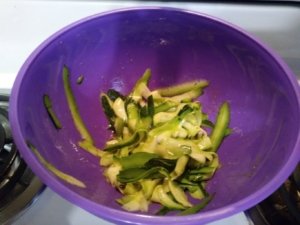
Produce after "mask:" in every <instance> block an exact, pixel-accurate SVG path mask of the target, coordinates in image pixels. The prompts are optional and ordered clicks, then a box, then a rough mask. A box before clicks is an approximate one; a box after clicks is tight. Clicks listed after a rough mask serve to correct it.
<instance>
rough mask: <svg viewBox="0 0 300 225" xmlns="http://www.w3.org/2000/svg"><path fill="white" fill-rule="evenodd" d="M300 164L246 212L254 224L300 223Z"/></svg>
mask: <svg viewBox="0 0 300 225" xmlns="http://www.w3.org/2000/svg"><path fill="white" fill-rule="evenodd" d="M299 183H300V164H299V165H298V166H297V167H296V169H295V171H294V172H293V174H292V175H291V176H290V177H289V178H288V179H287V180H286V181H285V183H284V184H283V185H282V186H281V187H280V188H279V189H278V190H277V191H275V192H274V193H273V194H272V195H271V196H269V197H268V198H267V199H265V200H264V201H262V202H261V203H259V204H258V205H257V206H255V207H253V208H251V209H250V210H248V211H247V212H246V214H247V215H248V216H249V217H250V218H251V220H252V221H253V223H254V224H255V225H283V224H287V225H299V224H300V189H299Z"/></svg>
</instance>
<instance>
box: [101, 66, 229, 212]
mask: <svg viewBox="0 0 300 225" xmlns="http://www.w3.org/2000/svg"><path fill="white" fill-rule="evenodd" d="M150 76H151V71H150V70H149V69H147V70H146V71H145V73H144V74H143V76H142V77H141V78H140V79H139V80H138V81H137V82H136V84H135V86H134V88H133V90H132V91H131V92H130V94H129V95H127V96H125V95H122V94H121V93H119V92H117V91H116V90H113V89H110V90H108V91H107V93H101V95H100V98H101V103H102V106H103V110H104V112H105V114H106V116H107V119H108V121H109V124H110V129H111V130H113V134H114V135H113V138H112V139H111V140H109V141H107V142H106V146H105V147H104V149H103V153H102V154H101V160H100V164H101V165H102V166H104V167H105V172H104V175H105V176H106V178H107V180H108V181H109V182H110V183H111V184H112V185H113V186H114V187H115V188H117V189H118V190H119V191H120V192H121V193H122V194H123V197H121V198H120V199H117V202H118V203H119V204H121V205H122V207H123V208H124V209H125V210H128V211H143V212H146V211H148V207H149V204H150V203H151V202H155V203H159V204H161V205H162V208H161V210H160V211H159V212H158V214H165V213H167V212H169V211H170V210H180V211H181V212H180V214H181V215H186V214H191V213H196V212H198V211H199V210H201V209H202V208H204V207H205V205H206V204H207V203H208V202H209V201H210V200H211V199H212V197H213V195H210V194H208V193H207V191H206V190H205V186H206V182H207V181H208V180H209V179H211V178H212V177H213V175H214V173H215V171H216V170H217V169H218V167H219V159H218V155H217V153H216V151H217V149H218V148H219V146H220V144H221V142H222V140H223V138H224V137H225V136H227V135H228V134H230V129H229V128H228V124H229V119H230V110H229V105H228V103H226V102H225V103H223V104H222V105H221V106H220V109H219V112H218V115H217V118H216V122H215V123H213V122H211V121H210V120H209V119H208V115H207V114H205V113H204V112H203V111H202V106H201V103H199V102H198V101H196V100H197V98H198V97H199V96H200V95H201V94H202V93H203V89H204V88H205V87H207V86H208V82H207V81H206V80H198V81H192V82H188V83H183V84H180V85H177V86H172V87H167V88H160V89H156V90H150V89H149V87H148V82H149V79H150ZM191 198H194V199H199V200H201V201H199V204H195V205H193V204H192V203H191V201H190V199H191Z"/></svg>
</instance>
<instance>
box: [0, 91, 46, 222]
mask: <svg viewBox="0 0 300 225" xmlns="http://www.w3.org/2000/svg"><path fill="white" fill-rule="evenodd" d="M8 100H9V97H8V96H6V95H1V94H0V224H6V223H7V222H8V221H11V220H12V219H13V218H16V216H17V215H20V212H23V211H24V209H25V208H26V207H27V206H28V205H29V204H30V203H31V202H33V200H34V198H35V197H36V195H37V194H38V193H40V192H41V191H42V190H43V189H44V185H43V184H42V183H41V182H40V181H39V180H38V179H37V178H36V177H35V176H34V174H33V173H32V172H31V170H30V169H29V168H28V167H27V165H26V164H25V162H24V160H23V159H22V157H21V156H20V154H19V152H18V150H17V147H16V145H15V144H14V142H13V138H12V133H11V129H10V124H9V118H8Z"/></svg>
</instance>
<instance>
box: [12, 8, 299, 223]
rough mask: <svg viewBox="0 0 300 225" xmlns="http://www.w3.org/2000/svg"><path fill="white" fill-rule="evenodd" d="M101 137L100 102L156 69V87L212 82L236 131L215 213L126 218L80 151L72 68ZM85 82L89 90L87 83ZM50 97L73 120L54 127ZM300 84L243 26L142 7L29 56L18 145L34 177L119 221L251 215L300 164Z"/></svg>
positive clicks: (19, 91)
mask: <svg viewBox="0 0 300 225" xmlns="http://www.w3.org/2000/svg"><path fill="white" fill-rule="evenodd" d="M63 65H68V66H69V68H70V71H71V82H72V87H73V89H74V90H75V98H76V100H77V102H78V105H79V110H80V113H81V115H82V117H83V119H84V122H85V123H86V125H87V127H88V129H89V131H90V132H91V134H92V136H93V137H94V139H95V140H96V145H97V146H99V147H102V146H103V145H104V143H105V140H106V139H107V137H108V136H109V135H110V132H109V131H108V130H107V121H106V119H105V117H104V114H103V111H102V109H101V106H100V104H99V93H100V92H101V91H106V90H107V89H108V88H111V87H113V88H116V89H117V90H119V91H122V92H128V91H129V90H130V89H131V88H132V86H133V84H134V82H135V81H136V80H137V78H138V77H139V76H140V75H141V74H142V73H143V72H144V70H145V69H146V68H148V67H149V68H151V69H152V72H153V78H152V80H151V84H150V86H151V87H162V86H166V85H171V84H178V83H181V82H183V81H188V80H194V79H198V78H205V79H207V80H209V81H210V86H209V87H208V88H207V89H206V91H205V94H204V95H203V96H201V97H200V100H201V101H202V102H203V109H204V111H206V112H207V113H208V114H209V115H210V116H211V118H212V119H214V116H215V114H216V110H217V108H218V107H219V105H220V104H221V103H222V102H223V101H229V103H230V105H231V110H232V119H231V122H230V126H231V127H232V128H233V130H234V132H233V134H232V135H231V136H229V137H228V138H226V140H225V141H224V142H223V144H222V146H221V148H220V149H219V154H220V160H221V164H222V167H221V169H220V170H219V171H218V172H217V173H216V175H215V177H214V178H213V180H212V181H210V182H209V186H208V189H209V192H211V193H213V192H215V193H216V195H215V198H214V200H213V201H212V202H211V203H210V204H209V205H208V207H207V208H206V209H205V210H204V211H202V212H200V213H198V214H195V215H190V216H153V215H151V212H150V214H140V213H129V212H125V211H123V210H122V209H121V208H120V206H119V205H118V204H117V203H116V202H115V201H114V200H115V199H116V198H117V197H119V196H120V195H119V194H118V193H117V191H116V190H114V189H113V188H112V187H111V186H110V185H109V184H108V183H107V182H106V181H105V179H104V177H103V175H102V169H101V168H100V166H99V162H98V161H99V160H98V159H96V158H95V157H93V156H91V155H90V154H89V153H87V152H85V151H84V150H82V149H80V148H79V147H78V146H77V145H76V143H77V141H78V140H79V139H80V137H79V134H78V132H77V131H76V129H75V127H74V124H73V122H72V119H71V116H70V112H69V110H68V106H67V102H66V98H65V94H64V89H63V82H62V67H63ZM81 74H83V75H84V77H85V78H84V81H83V83H82V84H81V85H77V84H76V79H77V77H78V76H79V75H81ZM45 93H47V94H49V95H50V96H51V98H52V100H53V107H54V110H55V111H56V113H57V115H58V117H59V118H60V120H61V121H62V123H63V129H61V130H59V131H57V130H56V129H54V127H53V124H52V123H51V121H50V119H49V117H48V115H47V112H46V110H45V108H44V106H43V101H42V96H43V94H45ZM299 99H300V98H299V88H298V84H297V82H296V79H295V76H294V75H293V74H292V73H291V71H290V70H289V69H288V68H287V66H286V65H285V64H284V62H283V61H282V60H281V59H280V58H279V57H278V56H277V54H275V53H274V52H273V51H272V50H270V49H269V48H267V47H266V46H265V45H264V44H262V43H261V42H260V41H258V40H257V39H256V38H253V37H251V36H250V35H249V34H247V33H246V32H244V31H242V30H241V29H239V28H237V27H235V26H233V25H231V24H228V23H226V22H223V21H220V20H218V19H215V18H212V17H210V16H207V15H202V14H199V13H194V12H189V11H185V10H178V9H171V8H138V9H137V8H135V9H125V10H119V11H113V12H108V13H104V14H99V15H95V16H92V17H89V18H86V19H83V20H80V21H79V22H77V23H74V24H72V25H70V26H68V27H66V28H64V29H62V30H61V31H59V32H57V33H55V34H54V35H53V36H51V37H50V38H49V39H47V40H46V41H45V42H44V43H42V44H41V45H40V46H39V47H38V48H37V49H36V50H35V51H34V52H33V53H32V54H31V56H30V57H29V58H28V59H27V61H26V62H25V63H24V65H23V67H22V68H21V70H20V72H19V74H18V76H17V79H16V81H15V84H14V87H13V90H12V96H11V99H10V119H11V123H12V131H13V136H14V139H15V142H16V144H17V146H18V147H19V149H20V152H21V154H22V156H23V157H24V159H25V160H26V162H27V163H28V165H29V166H30V167H31V168H32V170H33V171H34V172H35V173H36V174H37V175H38V176H39V177H40V178H41V179H42V181H44V182H45V183H46V184H47V185H48V186H49V187H50V188H52V189H53V190H54V191H55V192H57V193H58V194H60V195H61V196H62V197H64V198H65V199H67V200H69V201H70V202H72V203H74V204H76V205H78V206H80V207H82V208H83V209H86V210H87V211H89V212H91V213H93V214H95V215H97V216H99V217H102V218H104V219H106V220H109V221H112V222H114V223H136V224H204V223H207V222H210V221H213V220H217V219H220V218H224V217H227V216H229V215H232V214H234V213H237V212H240V211H243V210H246V209H247V208H249V207H251V206H253V205H255V204H257V203H258V202H260V201H261V200H263V199H264V198H266V197H267V196H268V195H269V194H271V193H272V192H274V191H275V190H276V189H277V188H278V187H279V186H280V184H282V183H283V182H284V180H285V179H286V178H287V177H288V176H289V174H290V173H291V172H292V170H293V169H294V167H295V165H296V164H297V162H298V160H299V156H300V151H299V150H300V148H299V126H300V114H299ZM25 140H30V141H31V143H33V144H34V145H35V146H36V147H37V149H38V150H39V152H40V153H41V155H43V156H44V158H46V160H48V161H49V162H51V163H52V164H53V165H54V166H55V167H57V168H58V169H60V170H62V171H64V172H66V173H68V174H71V175H72V176H74V177H76V178H78V179H79V180H81V181H83V182H84V183H85V184H86V185H87V188H78V187H76V186H72V185H70V184H68V183H65V182H64V181H63V180H60V179H59V178H57V177H56V176H54V175H53V174H52V173H51V172H49V171H48V170H47V169H45V168H44V167H43V165H41V163H40V162H39V161H38V160H37V158H36V157H35V155H34V154H33V153H32V151H31V150H30V149H29V148H28V147H27V146H26V143H25Z"/></svg>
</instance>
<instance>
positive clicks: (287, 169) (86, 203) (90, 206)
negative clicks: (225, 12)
mask: <svg viewBox="0 0 300 225" xmlns="http://www.w3.org/2000/svg"><path fill="white" fill-rule="evenodd" d="M143 10H159V11H161V10H163V11H173V12H180V13H183V14H190V15H194V16H198V17H199V16H200V17H203V18H205V19H208V20H211V21H214V22H216V23H219V24H221V25H222V26H225V27H227V28H229V29H231V30H234V31H236V32H238V33H239V34H242V35H243V36H244V37H245V38H247V39H249V41H252V42H255V43H256V44H257V46H259V47H260V48H261V49H262V50H264V51H265V52H266V53H267V54H268V55H269V56H270V57H271V58H273V59H274V62H276V63H277V64H278V66H279V67H280V68H281V69H282V70H283V72H284V74H285V75H286V78H287V79H288V81H289V82H290V84H291V86H292V87H293V92H294V94H295V96H296V99H297V105H298V112H299V111H300V92H299V90H300V89H299V84H298V82H297V80H296V76H295V75H294V74H293V72H292V71H291V70H290V69H289V67H288V66H287V65H286V63H285V62H284V61H283V60H282V59H281V57H280V56H279V55H278V54H277V53H276V52H275V51H274V50H273V49H271V48H270V47H268V46H267V45H266V44H265V43H263V42H262V41H261V40H259V39H258V38H257V37H255V36H253V35H252V34H249V33H248V32H246V31H245V30H243V29H242V28H240V27H238V26H237V25H235V24H232V23H230V22H228V21H225V20H223V19H220V18H217V17H215V16H211V15H208V14H205V13H202V12H196V11H191V10H187V9H182V8H174V7H161V6H142V7H129V8H120V9H114V10H109V11H106V12H102V13H97V14H94V15H91V16H88V17H84V18H82V19H80V20H78V21H75V22H73V23H71V24H69V25H67V26H65V27H63V28H62V29H60V30H58V31H57V32H55V33H54V34H52V35H51V36H49V37H48V38H47V39H46V40H44V41H43V42H42V43H41V44H40V45H39V46H38V47H37V48H36V49H35V50H34V51H33V52H32V53H31V54H30V55H29V57H28V58H27V59H26V61H25V62H24V64H23V65H22V67H21V68H20V70H19V72H18V74H17V77H16V79H15V82H14V85H13V88H12V92H11V97H10V108H9V117H10V122H11V128H12V133H13V136H14V140H15V142H16V145H17V146H18V148H19V150H20V153H21V155H22V156H23V157H24V159H25V161H26V162H28V163H27V164H28V165H29V166H30V168H31V169H32V170H33V171H34V173H35V174H36V175H37V176H38V177H39V178H40V179H41V180H42V181H43V182H44V183H45V184H46V185H47V186H49V187H50V188H51V189H52V190H54V192H56V193H58V194H59V195H60V196H62V197H63V198H65V199H66V200H68V201H70V202H72V203H73V204H75V205H76V206H78V207H81V208H83V209H85V210H87V211H89V212H90V213H92V214H94V215H96V216H99V217H101V218H103V219H106V220H108V221H111V222H117V223H132V222H133V223H137V224H159V223H169V224H191V223H192V224H202V223H208V222H212V221H215V220H218V219H222V218H225V217H228V216H230V215H233V214H236V213H239V212H242V211H244V210H246V209H248V208H249V207H251V206H253V205H255V204H257V203H259V202H260V201H262V200H263V199H265V198H266V197H267V196H268V195H270V194H271V193H272V192H274V191H275V190H276V189H277V188H279V186H280V185H281V184H282V183H283V182H284V181H285V180H286V179H287V177H288V176H289V175H290V174H291V172H292V171H293V169H294V168H295V166H296V164H297V163H298V161H299V158H300V157H299V156H300V154H299V153H300V151H299V150H300V136H299V135H298V137H297V139H296V141H295V143H294V151H293V153H292V154H291V155H290V156H289V158H288V159H287V161H286V163H285V164H284V165H283V166H282V168H281V170H280V171H279V173H278V174H276V176H274V177H273V178H272V179H271V180H270V181H269V182H268V183H266V185H265V186H263V187H262V188H261V189H260V190H258V191H256V192H255V193H253V194H251V195H249V196H247V197H245V198H243V199H241V200H239V201H237V202H234V203H232V204H230V205H228V206H224V207H221V208H218V209H213V210H209V211H203V212H201V213H198V214H194V215H188V216H152V215H144V214H139V213H130V212H126V211H123V210H117V209H112V208H109V207H107V206H105V205H100V204H97V203H95V202H93V201H92V200H89V199H86V198H84V197H82V196H81V195H79V194H78V193H76V192H74V191H72V190H70V189H68V188H67V187H66V186H65V185H63V183H61V182H59V181H58V179H57V178H56V177H54V176H53V175H52V174H51V172H49V171H48V170H47V169H45V168H44V167H43V166H42V165H41V164H40V163H39V161H38V160H37V158H36V157H35V156H34V155H33V154H25V152H28V151H29V149H28V147H27V145H26V143H25V140H24V139H23V135H22V132H21V128H20V126H19V124H20V123H19V118H18V116H17V110H16V109H17V108H18V95H19V94H20V93H19V90H20V87H21V85H22V80H23V77H24V76H25V74H26V71H27V69H28V68H29V66H30V64H31V62H32V61H34V60H35V59H36V57H38V55H39V54H40V53H41V51H42V50H43V49H44V48H46V47H47V46H48V45H49V44H50V43H52V42H53V41H55V39H57V38H58V37H59V36H60V35H63V34H64V32H66V31H69V30H71V29H73V28H75V27H77V26H79V25H82V24H84V23H86V22H89V21H91V20H94V19H98V18H99V17H105V16H108V15H111V14H118V13H124V12H130V11H143ZM295 103H296V102H295ZM298 130H299V127H298ZM298 133H299V132H298ZM26 149H27V150H26ZM298 149H299V150H298ZM22 153H24V154H22ZM115 215H118V216H117V217H116V216H115Z"/></svg>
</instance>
